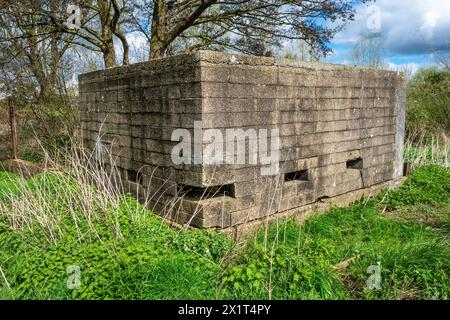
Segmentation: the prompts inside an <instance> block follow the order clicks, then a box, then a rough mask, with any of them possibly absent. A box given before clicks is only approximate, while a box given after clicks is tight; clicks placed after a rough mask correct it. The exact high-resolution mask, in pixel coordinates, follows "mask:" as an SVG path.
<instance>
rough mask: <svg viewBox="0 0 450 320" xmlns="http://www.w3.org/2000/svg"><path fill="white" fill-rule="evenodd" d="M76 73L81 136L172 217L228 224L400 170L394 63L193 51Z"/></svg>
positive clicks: (350, 189) (400, 116)
mask: <svg viewBox="0 0 450 320" xmlns="http://www.w3.org/2000/svg"><path fill="white" fill-rule="evenodd" d="M79 83H80V104H79V105H80V111H81V121H82V128H83V138H84V143H85V146H87V147H88V148H90V149H94V148H97V149H98V148H99V146H100V148H105V149H108V150H111V154H112V155H113V157H114V159H116V161H115V165H116V166H117V168H118V169H119V171H120V177H121V179H122V181H123V182H124V185H125V186H126V188H127V190H130V191H132V192H135V193H136V195H137V196H138V197H139V198H140V199H141V200H145V199H146V198H147V199H149V198H151V201H150V202H149V203H148V205H149V206H152V208H154V211H155V212H156V213H158V214H160V215H162V216H166V217H167V218H169V219H171V220H173V221H175V222H177V223H180V224H186V223H189V224H191V225H193V226H196V227H206V228H210V227H217V228H230V227H235V226H239V225H243V224H246V223H249V222H250V221H255V220H261V219H264V218H266V217H275V216H277V215H283V214H285V213H289V212H292V213H294V214H295V212H303V211H302V210H301V209H302V208H306V206H309V205H312V204H314V203H318V202H321V201H323V200H324V199H328V200H327V201H331V202H332V201H333V199H335V198H336V197H339V199H342V197H344V198H346V196H345V195H348V199H351V198H352V196H354V194H355V192H356V191H361V190H366V189H367V190H369V189H371V188H372V189H373V188H374V187H376V186H382V185H383V184H386V183H388V182H394V181H397V180H398V179H400V178H401V176H402V166H403V156H402V152H403V139H404V121H405V120H404V102H405V101H404V100H405V97H404V79H403V77H402V76H401V75H399V74H397V73H395V72H389V71H383V70H371V69H358V68H349V67H344V66H339V65H329V64H321V63H309V62H300V61H294V60H284V59H276V58H267V57H251V56H238V55H231V54H223V53H217V52H209V51H200V52H196V53H193V54H187V55H181V56H176V57H170V58H167V59H162V60H155V61H151V62H145V63H140V64H135V65H131V66H126V67H118V68H113V69H108V70H102V71H96V72H93V73H88V74H84V75H81V76H80V78H79ZM199 126H200V127H201V128H200V129H201V131H198V129H199ZM177 130H178V131H177ZM196 130H197V131H196ZM174 132H175V134H174ZM230 132H232V134H230ZM264 132H265V133H264ZM180 133H182V134H180ZM199 133H200V136H199ZM183 135H184V136H183ZM186 135H188V136H189V138H186ZM181 136H183V139H182V138H181ZM205 136H207V137H208V138H205ZM212 136H214V137H215V138H214V139H212ZM199 137H200V138H199ZM220 137H221V138H220ZM276 139H278V143H274V142H276V141H275V140H276ZM183 141H184V143H185V145H184V146H181V147H180V143H182V142H183ZM186 141H187V142H188V143H187V144H186ZM213 141H215V142H216V143H217V141H220V144H217V145H215V146H214V148H212V147H211V144H212V143H213ZM189 146H190V147H189ZM220 146H222V147H220ZM230 146H232V147H230ZM239 146H241V147H240V148H239ZM242 149H243V150H244V152H242ZM174 150H176V152H175V151H174ZM211 150H214V151H215V152H214V157H215V158H214V159H215V160H214V161H213V162H211V161H208V160H210V159H211V157H212V156H211V155H210V152H211ZM220 151H222V153H220ZM264 156H265V157H264ZM199 159H200V160H199ZM220 159H223V161H221V160H220ZM242 159H244V160H242ZM268 168H273V169H274V170H269V169H268ZM264 169H266V170H264ZM137 189H139V194H137V191H136V190H137ZM180 195H182V199H180V200H179V201H174V199H176V198H177V197H178V196H180ZM336 199H337V198H336ZM169 203H171V205H168V204H169Z"/></svg>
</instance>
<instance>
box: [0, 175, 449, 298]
mask: <svg viewBox="0 0 450 320" xmlns="http://www.w3.org/2000/svg"><path fill="white" fill-rule="evenodd" d="M20 179H21V178H19V177H17V176H15V175H10V174H6V173H4V172H0V205H1V206H3V208H7V206H10V205H12V204H11V199H14V198H11V194H13V195H14V196H15V197H20V195H21V194H22V193H21V190H20V188H23V187H24V185H23V184H21V185H22V186H21V187H18V186H17V183H14V181H18V180H20ZM20 181H22V180H20ZM49 181H51V184H50V185H51V187H49V184H48V183H49ZM22 182H23V181H22ZM58 183H63V182H62V181H61V179H52V178H51V177H50V176H49V175H48V174H46V175H40V176H37V177H35V178H33V179H30V180H29V181H27V182H26V184H25V188H28V189H29V190H42V189H43V185H44V186H46V188H47V189H45V188H44V189H45V190H46V192H47V193H48V197H49V198H51V199H57V195H58V193H61V189H60V188H58ZM67 185H68V184H67V183H65V184H64V188H67ZM449 186H450V171H449V170H448V169H444V168H441V167H438V166H427V167H421V168H418V169H416V170H415V171H414V172H413V173H412V174H411V177H410V178H409V180H408V181H407V182H406V183H405V185H404V186H403V187H401V188H399V189H397V190H391V191H386V192H383V193H382V194H381V195H379V196H378V197H377V198H374V199H369V200H367V199H366V200H362V201H359V202H358V203H355V204H354V205H351V206H350V207H347V208H333V209H332V210H331V211H330V212H329V213H327V214H326V215H320V216H314V217H313V218H311V219H310V220H308V221H307V222H306V223H305V224H303V225H299V224H298V223H297V222H296V221H294V220H285V221H282V222H280V223H273V224H271V225H270V226H269V228H267V229H262V230H260V231H259V232H258V234H257V235H256V236H255V237H253V238H251V239H249V240H248V242H247V243H246V244H245V245H244V246H242V247H241V246H239V247H238V246H237V245H236V244H235V243H233V242H232V241H230V240H227V239H226V238H225V237H224V236H223V235H221V234H219V233H216V232H212V231H209V232H207V231H192V230H184V231H179V230H175V229H173V228H171V227H169V226H168V225H166V224H165V223H163V222H162V221H161V220H160V219H158V218H156V217H155V216H154V215H153V214H151V213H150V212H149V211H147V210H145V209H144V208H143V207H142V206H140V205H139V204H138V203H137V202H136V201H135V200H133V199H132V198H131V197H120V199H119V200H118V201H119V202H118V203H119V204H120V205H119V207H118V208H115V209H111V210H115V211H117V212H114V215H115V216H117V217H120V219H119V224H120V231H121V237H120V238H117V233H116V232H115V231H114V230H112V228H111V227H112V226H111V225H108V224H107V223H106V222H105V221H107V220H96V221H95V223H96V224H99V225H98V226H97V227H98V228H97V229H98V230H99V237H87V236H86V237H80V232H79V230H76V228H75V226H74V224H73V222H72V221H71V220H69V219H62V220H61V221H62V223H65V224H66V227H65V228H64V232H63V233H62V235H61V239H59V240H58V241H57V243H56V244H52V243H51V242H48V241H46V237H45V235H43V234H42V233H41V232H34V231H33V230H22V231H20V232H19V231H17V230H15V229H14V228H13V226H12V224H11V220H10V219H9V218H6V217H0V267H1V270H2V271H3V273H4V275H5V277H3V276H2V274H1V273H0V298H3V299H215V298H217V299H221V298H228V299H449V297H450V292H449V291H450V283H449V275H450V250H449V249H450V247H449V241H448V240H449V239H448V231H449V228H448V225H449V221H450V210H449V208H450V187H449ZM71 190H72V192H77V185H76V184H74V185H73V189H71ZM2 195H3V196H2ZM65 199H66V198H65ZM47 201H48V203H49V204H50V205H53V206H57V208H54V209H55V210H58V212H60V214H61V215H64V214H65V212H68V211H67V210H66V209H67V206H70V205H72V206H73V203H72V204H71V203H70V202H64V201H53V202H52V201H50V200H49V199H47ZM72 209H73V208H72ZM132 213H133V214H132ZM136 213H138V216H139V217H140V218H139V219H134V218H132V217H136ZM80 223H81V220H80ZM83 230H84V229H83ZM85 232H88V229H86V231H85ZM349 259H351V260H349ZM346 260H349V261H351V262H349V263H347V265H346V266H345V267H340V268H339V267H337V266H339V265H340V264H341V263H342V262H343V261H346ZM71 265H76V266H78V267H79V268H80V271H81V288H80V289H79V290H78V289H76V290H71V289H68V288H67V281H68V273H67V267H69V266H71ZM370 266H379V267H380V270H381V283H380V284H381V289H380V290H370V289H368V288H367V286H366V280H367V279H368V278H369V277H370V276H371V274H369V273H368V272H367V270H368V268H369V267H370ZM69 276H70V274H69ZM5 278H6V279H5ZM6 282H7V284H6Z"/></svg>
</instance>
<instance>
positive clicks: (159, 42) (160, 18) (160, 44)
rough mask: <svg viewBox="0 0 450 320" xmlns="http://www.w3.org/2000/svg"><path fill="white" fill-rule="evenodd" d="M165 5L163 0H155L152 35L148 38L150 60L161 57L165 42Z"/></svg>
mask: <svg viewBox="0 0 450 320" xmlns="http://www.w3.org/2000/svg"><path fill="white" fill-rule="evenodd" d="M166 23H167V5H166V4H165V3H164V0H155V7H154V9H153V19H152V37H151V39H150V60H153V59H159V58H163V57H164V55H165V51H166V49H167V43H166Z"/></svg>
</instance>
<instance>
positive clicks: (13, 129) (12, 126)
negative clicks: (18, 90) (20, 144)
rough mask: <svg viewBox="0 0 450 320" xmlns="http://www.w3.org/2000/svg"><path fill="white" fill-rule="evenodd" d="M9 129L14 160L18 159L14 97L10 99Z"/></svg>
mask: <svg viewBox="0 0 450 320" xmlns="http://www.w3.org/2000/svg"><path fill="white" fill-rule="evenodd" d="M8 109H9V127H10V129H11V147H12V159H17V130H16V117H15V112H14V101H13V97H12V96H9V97H8Z"/></svg>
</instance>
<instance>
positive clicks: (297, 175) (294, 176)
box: [284, 170, 309, 182]
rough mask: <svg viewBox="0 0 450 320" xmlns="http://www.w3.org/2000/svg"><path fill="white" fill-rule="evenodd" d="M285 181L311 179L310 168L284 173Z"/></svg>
mask: <svg viewBox="0 0 450 320" xmlns="http://www.w3.org/2000/svg"><path fill="white" fill-rule="evenodd" d="M284 181H285V182H289V181H309V174H308V170H300V171H295V172H289V173H286V174H285V175H284Z"/></svg>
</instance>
